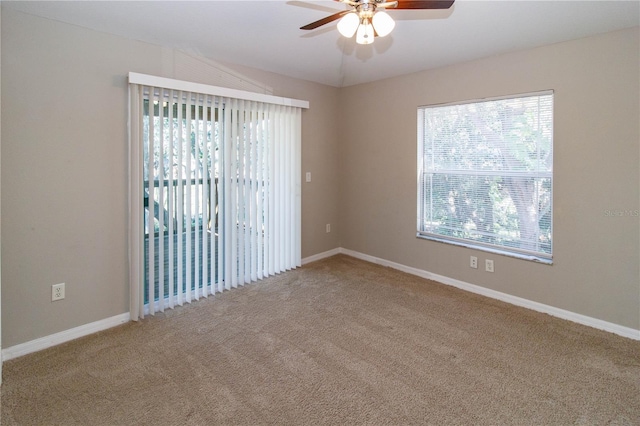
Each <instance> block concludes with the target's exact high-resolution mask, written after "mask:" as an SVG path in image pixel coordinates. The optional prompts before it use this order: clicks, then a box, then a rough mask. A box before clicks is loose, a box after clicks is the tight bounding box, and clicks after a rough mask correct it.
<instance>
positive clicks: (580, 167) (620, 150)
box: [340, 28, 640, 329]
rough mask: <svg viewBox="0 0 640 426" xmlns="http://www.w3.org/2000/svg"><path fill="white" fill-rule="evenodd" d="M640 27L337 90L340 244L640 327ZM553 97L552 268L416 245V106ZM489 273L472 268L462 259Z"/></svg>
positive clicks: (456, 249)
mask: <svg viewBox="0 0 640 426" xmlns="http://www.w3.org/2000/svg"><path fill="white" fill-rule="evenodd" d="M639 38H640V37H639V33H638V29H637V28H636V29H632V30H626V31H619V32H614V33H609V34H605V35H601V36H596V37H591V38H585V39H581V40H577V41H571V42H566V43H560V44H555V45H551V46H547V47H542V48H538V49H534V50H528V51H523V52H518V53H513V54H508V55H502V56H497V57H491V58H487V59H484V60H479V61H474V62H470V63H464V64H460V65H456V66H451V67H447V68H442V69H437V70H433V71H425V72H421V73H417V74H413V75H409V76H404V77H399V78H393V79H388V80H384V81H379V82H376V83H370V84H365V85H358V86H353V87H349V88H345V89H342V90H341V92H340V107H341V109H342V115H343V116H344V115H346V113H347V112H348V111H357V112H358V115H357V117H355V118H354V119H353V120H351V121H349V122H348V123H347V122H343V123H341V124H342V125H341V144H340V149H341V151H340V161H341V163H340V172H341V182H342V185H341V194H340V221H341V229H342V232H341V235H340V237H341V242H342V247H344V248H347V249H352V250H356V251H358V252H362V253H365V254H368V255H371V256H376V257H380V258H383V259H387V260H391V261H394V262H398V263H401V264H404V265H407V266H411V267H415V268H419V269H423V270H427V271H429V272H432V273H436V274H440V275H444V276H447V277H450V278H454V279H458V280H462V281H465V282H468V283H472V284H477V285H480V286H483V287H486V288H489V289H493V290H497V291H501V292H504V293H508V294H511V295H515V296H519V297H522V298H525V299H529V300H533V301H536V302H541V303H544V304H548V305H551V306H554V307H558V308H561V309H566V310H569V311H572V312H576V313H579V314H583V315H587V316H590V317H594V318H597V319H601V320H605V321H609V322H612V323H615V324H619V325H623V326H626V327H631V328H634V329H640V284H639V283H640V276H639V266H638V265H639V259H640V251H639V241H640V229H639V225H638V224H639V220H638V217H630V216H626V217H607V216H606V215H605V211H606V210H637V209H639V208H640V207H639V205H638V202H639V199H638V198H639V190H638V178H639V176H640V172H639V163H640V157H639V146H640V144H639V140H640V135H639V128H638V121H639V118H640V110H639V95H640V87H639V77H640V68H639V61H638V52H639V51H640V44H639ZM544 89H553V90H555V139H554V224H553V225H554V234H553V238H554V239H553V243H554V264H553V265H552V266H549V265H542V264H537V263H533V262H529V261H523V260H518V259H514V258H510V257H504V256H498V255H493V254H492V255H488V254H486V253H483V252H479V251H474V250H470V249H466V248H461V247H455V246H451V245H447V244H443V243H436V242H431V241H426V240H422V239H417V238H416V237H415V234H416V185H417V176H416V163H417V159H416V156H417V152H416V151H417V149H416V120H417V116H416V108H417V107H418V106H419V105H426V104H436V103H442V102H452V101H461V100H468V99H477V98H483V97H492V96H500V95H508V94H517V93H524V92H532V91H537V90H544ZM470 255H476V256H478V258H479V263H480V264H481V265H484V259H485V258H491V259H494V261H495V273H488V272H484V270H483V269H480V268H479V269H477V270H474V269H471V268H469V266H468V265H469V256H470Z"/></svg>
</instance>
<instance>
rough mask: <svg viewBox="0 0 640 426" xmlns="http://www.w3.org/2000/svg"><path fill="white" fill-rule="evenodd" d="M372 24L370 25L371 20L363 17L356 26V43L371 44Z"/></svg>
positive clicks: (372, 35)
mask: <svg viewBox="0 0 640 426" xmlns="http://www.w3.org/2000/svg"><path fill="white" fill-rule="evenodd" d="M373 37H374V34H373V25H371V21H370V20H369V19H368V18H365V19H363V20H362V22H361V23H360V26H359V27H358V32H357V33H356V43H358V44H371V43H373Z"/></svg>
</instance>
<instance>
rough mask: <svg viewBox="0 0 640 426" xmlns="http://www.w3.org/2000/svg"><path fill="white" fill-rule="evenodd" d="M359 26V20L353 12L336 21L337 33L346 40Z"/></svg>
mask: <svg viewBox="0 0 640 426" xmlns="http://www.w3.org/2000/svg"><path fill="white" fill-rule="evenodd" d="M358 25H360V18H359V17H358V14H357V13H355V12H352V13H347V14H346V15H344V16H343V17H342V19H340V21H338V31H340V34H342V35H343V36H345V37H346V38H351V37H353V35H354V34H355V33H356V31H357V30H358Z"/></svg>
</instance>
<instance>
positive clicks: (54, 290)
mask: <svg viewBox="0 0 640 426" xmlns="http://www.w3.org/2000/svg"><path fill="white" fill-rule="evenodd" d="M62 299H64V283H60V284H54V285H52V286H51V301H52V302H54V301H56V300H62Z"/></svg>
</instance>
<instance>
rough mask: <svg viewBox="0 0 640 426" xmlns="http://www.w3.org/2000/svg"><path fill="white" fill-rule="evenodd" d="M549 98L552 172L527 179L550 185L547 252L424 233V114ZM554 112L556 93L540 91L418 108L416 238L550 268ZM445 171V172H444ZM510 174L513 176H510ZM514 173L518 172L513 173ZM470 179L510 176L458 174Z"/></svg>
mask: <svg viewBox="0 0 640 426" xmlns="http://www.w3.org/2000/svg"><path fill="white" fill-rule="evenodd" d="M548 95H551V146H550V152H551V164H552V166H551V170H550V171H546V172H541V171H540V170H537V171H533V172H528V173H526V175H527V176H531V177H533V178H538V179H539V178H541V177H543V176H542V175H545V176H544V178H548V179H549V181H550V189H549V198H550V199H549V209H550V210H549V215H550V219H549V221H550V223H549V234H550V236H551V237H550V243H549V247H550V252H549V253H543V252H541V251H540V252H538V251H532V250H527V249H523V248H517V247H507V246H502V245H497V244H490V243H484V242H482V241H476V240H471V239H465V238H459V237H454V236H448V235H442V234H438V233H434V232H430V231H427V230H425V228H426V227H425V217H427V216H426V210H428V209H427V208H426V204H427V200H426V197H425V195H426V192H427V191H425V188H424V185H423V184H424V177H425V172H426V167H425V166H426V163H427V156H426V155H425V150H424V144H425V143H427V138H426V137H425V136H426V134H425V129H424V114H425V112H426V111H427V110H428V109H430V108H441V107H447V106H461V105H469V104H480V103H484V102H491V101H500V100H510V99H520V98H527V97H540V96H548ZM554 109H555V93H554V91H553V90H542V91H536V92H528V93H519V94H510V95H504V96H497V97H488V98H480V99H472V100H464V101H454V102H447V103H439V104H430V105H421V106H418V108H417V172H418V173H417V200H416V201H417V203H416V204H417V209H416V213H417V226H416V229H417V232H416V237H417V238H420V239H426V240H430V241H436V242H441V243H446V244H452V245H456V246H461V247H466V248H470V249H475V250H480V251H484V252H489V253H496V254H500V255H505V256H510V257H515V258H519V259H524V260H529V261H534V262H540V263H544V264H549V265H551V264H553V140H554V126H555V117H554ZM447 171H448V170H447ZM511 173H513V172H511ZM516 173H517V172H516ZM464 174H467V175H472V176H481V175H489V176H496V177H504V176H507V175H509V174H510V173H509V172H507V173H503V174H500V173H499V172H498V171H495V172H492V173H487V172H480V173H472V172H468V173H464V172H463V173H460V174H459V175H464Z"/></svg>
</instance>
